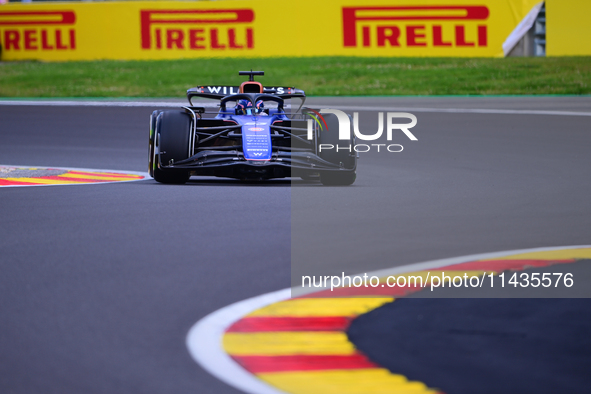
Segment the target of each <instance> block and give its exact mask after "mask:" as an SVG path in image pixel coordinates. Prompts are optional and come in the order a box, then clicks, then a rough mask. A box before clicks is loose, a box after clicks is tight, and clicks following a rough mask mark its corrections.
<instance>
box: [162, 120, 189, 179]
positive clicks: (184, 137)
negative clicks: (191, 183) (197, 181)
mask: <svg viewBox="0 0 591 394" xmlns="http://www.w3.org/2000/svg"><path fill="white" fill-rule="evenodd" d="M190 133H191V117H190V116H189V115H188V114H187V113H185V112H184V111H164V112H162V114H161V115H159V116H158V118H157V121H156V133H155V144H154V146H155V152H160V163H161V164H162V165H170V164H173V163H175V162H178V161H181V160H185V159H188V158H189V137H190ZM154 156H155V163H154V164H155V165H154V166H153V167H154V175H153V176H154V179H155V180H156V181H157V182H161V183H174V184H183V183H186V182H187V181H188V180H189V176H190V174H189V171H187V170H180V169H179V170H177V169H160V168H158V155H157V154H155V155H154Z"/></svg>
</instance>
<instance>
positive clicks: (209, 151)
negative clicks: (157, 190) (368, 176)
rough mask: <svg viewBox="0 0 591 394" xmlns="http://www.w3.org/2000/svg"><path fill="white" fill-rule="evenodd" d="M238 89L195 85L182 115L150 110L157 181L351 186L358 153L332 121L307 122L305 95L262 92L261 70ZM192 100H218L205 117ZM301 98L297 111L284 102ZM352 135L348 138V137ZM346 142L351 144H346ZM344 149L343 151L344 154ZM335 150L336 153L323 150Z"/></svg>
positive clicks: (271, 90)
mask: <svg viewBox="0 0 591 394" xmlns="http://www.w3.org/2000/svg"><path fill="white" fill-rule="evenodd" d="M239 75H247V76H248V77H249V80H248V81H245V82H243V83H242V84H241V85H240V86H198V87H195V88H191V89H189V90H188V91H187V98H188V99H189V105H188V106H186V107H182V108H181V110H171V111H160V110H158V111H154V112H153V113H152V115H151V117H150V148H149V154H150V157H149V171H150V175H151V176H152V177H153V178H154V179H155V180H156V181H158V182H162V183H177V184H182V183H185V182H187V181H188V180H189V178H190V177H191V176H217V177H229V178H236V179H242V180H263V179H272V178H286V177H301V178H302V179H306V180H314V179H316V180H320V182H322V184H324V185H351V184H352V183H353V182H355V177H356V172H355V171H356V168H357V154H356V153H355V152H354V151H353V150H352V149H351V148H350V147H352V146H354V141H353V137H352V138H351V141H342V140H339V133H338V130H339V128H338V127H339V123H338V119H337V117H336V115H333V114H326V115H324V117H323V122H312V121H310V122H308V119H311V117H310V115H307V112H306V111H300V109H301V108H302V106H303V104H304V101H305V98H306V96H305V93H304V91H303V90H299V89H295V88H291V87H263V85H262V84H261V83H260V82H257V81H255V80H254V76H255V75H264V72H263V71H240V72H239ZM195 97H200V98H206V99H215V100H219V104H218V105H219V111H217V112H215V113H211V114H210V116H209V117H208V116H207V115H208V113H207V112H206V109H205V107H199V106H194V105H193V102H192V100H193V99H194V98H195ZM288 99H300V100H301V105H300V107H299V109H298V110H297V111H294V112H292V111H289V110H287V111H286V109H287V106H286V105H285V100H288ZM351 135H353V133H351ZM349 142H350V143H349ZM344 143H349V144H347V147H344ZM339 145H340V146H341V149H322V148H323V147H330V146H333V147H335V146H339Z"/></svg>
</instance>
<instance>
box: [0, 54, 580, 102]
mask: <svg viewBox="0 0 591 394" xmlns="http://www.w3.org/2000/svg"><path fill="white" fill-rule="evenodd" d="M251 68H252V69H253V70H264V71H265V76H264V77H259V78H258V80H260V81H261V82H263V84H264V85H267V86H274V85H283V86H296V87H298V88H301V89H304V90H305V91H306V93H307V94H308V95H314V96H391V95H399V96H405V95H425V96H427V95H429V96H430V95H438V96H441V95H548V94H568V95H571V94H574V95H580V94H591V57H550V58H506V59H489V58H360V57H320V58H264V59H263V58H255V59H228V58H225V59H198V60H194V59H183V60H159V61H111V60H104V61H93V62H63V63H52V62H50V63H44V62H0V97H183V96H184V95H185V92H186V90H187V89H188V88H189V87H193V86H196V85H237V84H239V83H240V82H242V81H243V80H244V77H239V76H238V70H250V69H251Z"/></svg>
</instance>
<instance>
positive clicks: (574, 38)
mask: <svg viewBox="0 0 591 394" xmlns="http://www.w3.org/2000/svg"><path fill="white" fill-rule="evenodd" d="M546 15H547V17H546V19H547V21H546V54H547V56H581V55H591V21H590V18H591V1H590V0H548V1H546Z"/></svg>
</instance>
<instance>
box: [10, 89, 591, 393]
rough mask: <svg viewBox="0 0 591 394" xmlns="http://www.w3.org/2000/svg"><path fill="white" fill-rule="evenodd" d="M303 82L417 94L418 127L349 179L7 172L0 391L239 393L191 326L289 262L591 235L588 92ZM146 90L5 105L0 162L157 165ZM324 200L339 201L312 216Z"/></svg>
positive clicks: (434, 255)
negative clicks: (453, 92) (152, 161)
mask: <svg viewBox="0 0 591 394" xmlns="http://www.w3.org/2000/svg"><path fill="white" fill-rule="evenodd" d="M310 101H311V102H312V103H313V104H315V105H318V106H331V107H333V108H346V110H347V111H352V110H353V109H354V108H356V107H363V108H366V107H370V106H376V107H379V108H380V110H382V111H386V110H387V109H389V108H392V109H393V110H394V109H396V108H398V109H400V110H403V111H407V112H412V113H414V114H415V115H416V116H417V117H418V125H417V126H416V127H415V128H414V129H412V131H413V133H414V134H415V135H416V136H417V137H418V141H415V142H411V141H408V139H404V138H403V139H399V140H398V143H401V144H403V145H404V148H405V150H404V151H403V152H402V153H397V154H390V153H388V154H381V153H380V154H378V153H368V154H362V155H361V157H360V161H359V169H358V181H357V182H356V183H355V185H354V186H353V187H351V188H347V189H346V190H347V191H346V192H343V190H344V189H343V188H323V187H321V186H318V185H316V184H313V183H311V184H310V183H304V182H302V181H296V182H295V183H296V184H297V185H298V186H303V187H299V188H292V184H291V182H290V181H289V180H277V181H269V182H258V183H241V182H237V181H232V180H224V179H214V178H208V179H202V180H199V179H195V178H193V179H192V180H191V181H190V182H189V183H188V184H187V185H184V186H174V185H160V184H157V183H156V182H154V181H153V180H146V181H139V182H129V183H120V184H119V183H112V184H102V185H101V184H97V185H77V186H51V187H26V188H0V196H1V205H0V207H1V208H0V218H1V220H2V226H1V227H0V229H1V230H0V256H1V257H0V269H1V271H0V272H1V273H2V274H1V275H0V300H2V302H1V303H0V355H1V356H0V392H2V393H6V394H12V393H15V394H16V393H41V392H42V393H48V394H49V393H60V394H64V393H89V394H90V393H109V394H115V393H165V392H166V393H169V392H170V393H172V392H174V393H216V394H218V393H237V392H238V391H237V390H235V389H233V388H231V387H229V386H227V385H226V384H224V383H222V382H220V381H218V380H217V379H216V378H214V377H213V376H211V375H209V374H208V373H207V372H205V371H204V370H202V369H201V368H200V367H199V366H198V365H197V364H196V363H195V362H194V361H193V359H192V358H191V357H190V355H189V353H188V351H187V348H186V346H185V337H186V335H187V332H188V330H189V329H190V328H191V326H192V325H193V324H194V323H195V322H196V321H198V320H199V319H201V318H202V317H204V316H206V315H207V314H209V313H211V312H213V311H215V310H217V309H219V308H222V307H224V306H226V305H228V304H231V303H234V302H237V301H240V300H243V299H245V298H249V297H254V296H257V295H260V294H263V293H267V292H271V291H275V290H279V289H283V288H287V287H289V286H290V284H291V279H290V278H291V277H292V276H294V277H297V276H298V275H302V274H304V273H307V272H310V270H317V271H318V272H332V271H334V270H335V269H341V268H342V269H344V270H346V271H348V272H349V271H350V272H353V271H355V272H361V271H363V270H365V271H371V270H376V269H381V268H387V267H392V266H396V265H403V264H410V263H414V262H420V261H426V260H432V259H438V258H446V257H453V256H460V255H468V254H475V253H483V252H494V251H498V250H510V249H524V248H536V247H543V246H561V245H584V244H589V243H590V242H589V239H590V237H589V235H590V233H591V232H590V230H591V204H590V203H589V195H590V194H591V183H590V182H589V179H591V158H590V156H589V152H590V150H591V135H590V130H591V127H590V126H591V117H590V116H589V115H590V114H591V111H590V109H591V98H590V97H539V98H529V97H526V98H439V99H436V98H412V99H407V98H397V99H388V98H339V99H328V98H318V99H315V100H310ZM153 109H156V108H151V107H150V106H149V104H146V106H144V107H142V106H138V107H115V106H50V105H47V106H45V105H38V106H30V105H0V138H1V141H2V144H1V145H0V164H8V165H15V166H47V167H79V168H89V169H104V170H120V171H147V142H148V141H147V140H148V138H147V137H148V118H149V114H150V113H151V111H152V110H153ZM458 109H459V111H458ZM544 112H546V113H544ZM577 113H580V114H582V113H585V114H586V115H585V114H582V115H581V116H579V115H577ZM371 116H372V113H368V112H366V111H365V112H364V111H362V117H363V119H365V120H363V122H362V126H364V125H366V124H367V126H366V127H367V129H368V130H369V129H371V128H372V127H374V124H373V123H371V121H369V120H367V119H370V118H371ZM368 123H369V124H368ZM383 174H389V176H388V177H387V178H384V177H383ZM339 195H340V196H343V195H345V196H347V198H338V196H339ZM365 196H372V197H371V200H370V201H369V203H367V204H363V202H362V201H360V200H359V199H360V198H365ZM319 199H320V200H321V201H329V202H330V204H331V207H332V208H333V209H332V210H331V211H330V212H326V211H323V212H322V216H321V217H322V218H323V219H324V220H323V221H322V223H317V224H316V225H314V226H310V227H305V224H306V223H307V222H308V221H309V220H312V219H313V218H315V217H316V218H318V211H317V209H319V208H316V210H315V209H314V208H311V209H304V207H308V208H309V207H313V206H314V204H311V201H317V200H319ZM320 206H322V204H320ZM343 212H347V213H349V212H350V213H351V214H352V215H353V217H354V220H353V222H354V223H355V229H356V232H355V236H354V239H355V242H350V239H340V238H338V237H331V236H330V234H333V233H334V231H337V230H336V229H342V228H351V222H352V220H351V216H350V215H348V214H343ZM308 223H309V222H308ZM304 228H305V230H306V231H303V229H304ZM326 249H329V250H338V251H339V253H331V254H328V253H326V252H325V251H324V250H326ZM311 256H316V260H322V261H323V262H324V263H323V264H322V265H321V266H320V267H318V266H317V265H314V264H313V262H312V259H311ZM291 261H296V263H295V264H294V265H293V266H292V265H291V264H290V262H291ZM442 301H446V302H449V303H448V304H446V305H447V306H449V307H450V308H451V307H456V306H457V304H454V302H458V301H454V300H439V302H442ZM529 302H531V303H533V304H536V303H537V304H536V305H538V306H540V305H541V303H543V302H544V300H531V301H529ZM425 303H426V302H425ZM509 304H510V303H509ZM415 305H418V304H417V303H415ZM425 305H426V304H425ZM577 305H579V307H578V309H577V311H576V314H577V318H578V319H582V320H581V321H583V322H584V324H587V325H588V324H589V320H590V319H591V317H589V316H590V310H589V303H588V302H579V303H577ZM581 305H582V306H581ZM427 306H429V307H431V304H430V305H427ZM516 308H517V309H516V310H519V308H524V304H523V303H519V304H518V305H517V304H516ZM380 311H382V312H380ZM375 313H377V314H379V313H387V311H386V312H383V309H377V310H376V311H375ZM536 316H542V317H543V316H546V318H548V317H547V315H543V314H541V315H540V314H538V315H536ZM366 317H367V318H368V319H369V315H367V316H366ZM542 317H540V319H542ZM362 318H364V317H362ZM443 318H444V317H442V316H441V315H438V316H436V317H434V318H433V319H443ZM365 320H367V319H365ZM374 320H375V319H374ZM378 320H379V319H378ZM508 321H509V320H508ZM362 323H363V324H365V321H361V320H360V322H359V324H360V326H358V327H357V329H358V331H357V332H363V331H365V332H370V331H371V330H372V327H366V326H363V327H362V326H361V324H362ZM539 324H544V322H543V321H540V322H539ZM373 329H375V325H374V326H373ZM557 332H558V331H557ZM557 335H558V334H557ZM390 339H391V338H385V339H384V340H385V341H389V340H390ZM359 343H361V342H359ZM565 343H566V342H565ZM368 346H369V345H368ZM474 346H476V347H478V346H479V343H478V342H477V343H476V344H475V345H474ZM555 346H560V343H558V344H555ZM569 346H570V345H569ZM478 350H479V352H480V353H479V354H485V353H486V349H484V348H483V349H478ZM369 353H370V352H369V351H368V354H369ZM376 357H383V355H379V354H377V353H376ZM544 357H547V358H550V357H552V355H551V354H550V353H549V352H540V355H539V357H538V361H540V360H541V361H540V362H539V363H538V364H536V365H521V368H523V369H524V370H525V369H527V368H537V367H539V366H540V365H541V364H543V362H542V361H543V359H544ZM586 359H587V360H588V355H587V358H586ZM387 363H388V359H387V357H386V359H385V361H384V365H385V366H388V365H387ZM509 367H510V365H508V366H507V368H509ZM415 372H416V371H413V373H415ZM418 372H419V373H420V372H421V371H418ZM413 378H414V379H419V380H420V379H423V381H427V380H428V377H425V378H420V377H417V376H413ZM458 379H467V380H470V379H476V377H474V376H462V377H458ZM442 389H444V390H445V388H444V387H442ZM448 392H449V393H452V392H454V391H453V388H452V390H448Z"/></svg>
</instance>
